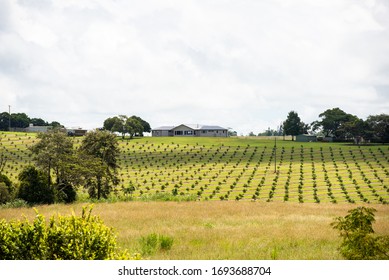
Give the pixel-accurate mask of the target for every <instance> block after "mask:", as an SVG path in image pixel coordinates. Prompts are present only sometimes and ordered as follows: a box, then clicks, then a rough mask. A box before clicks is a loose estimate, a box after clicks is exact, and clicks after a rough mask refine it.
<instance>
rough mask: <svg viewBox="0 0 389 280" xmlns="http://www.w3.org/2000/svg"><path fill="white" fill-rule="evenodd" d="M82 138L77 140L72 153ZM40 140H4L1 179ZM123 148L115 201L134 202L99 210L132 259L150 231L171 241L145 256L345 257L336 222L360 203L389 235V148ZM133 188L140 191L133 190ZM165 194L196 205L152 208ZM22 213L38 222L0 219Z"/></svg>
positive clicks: (210, 141) (157, 144) (140, 144)
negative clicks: (373, 211) (168, 246)
mask: <svg viewBox="0 0 389 280" xmlns="http://www.w3.org/2000/svg"><path fill="white" fill-rule="evenodd" d="M81 140H82V138H74V141H75V146H77V145H79V143H80V141H81ZM35 141H37V140H36V135H35V134H25V133H0V152H3V153H4V154H5V156H6V157H7V163H6V166H5V168H4V173H5V174H6V175H7V176H8V177H9V178H10V179H11V180H12V181H14V182H17V175H18V173H19V172H20V171H21V170H22V168H23V167H24V166H26V165H28V164H31V163H33V162H32V158H33V156H32V155H31V153H30V151H29V150H28V146H30V145H32V144H34V143H35ZM119 143H120V150H121V154H120V159H119V164H120V170H119V176H120V185H119V186H118V188H117V192H116V193H115V194H114V195H113V197H120V199H118V200H125V199H127V200H135V201H127V202H125V201H122V202H116V203H97V204H96V205H95V206H94V210H93V213H94V214H96V215H99V216H100V217H101V218H102V219H103V220H104V222H105V223H106V224H107V225H108V226H111V227H113V228H115V230H116V232H117V236H118V243H119V245H120V246H121V247H122V248H126V249H128V250H129V251H130V252H140V250H141V246H140V243H139V240H140V239H141V238H142V237H145V236H147V235H149V234H152V233H156V234H162V235H166V236H170V237H172V238H173V240H174V242H173V246H172V248H171V250H165V251H157V252H156V253H155V254H152V255H149V256H146V258H150V259H187V260H190V259H340V258H341V256H340V255H339V253H338V251H337V248H338V246H339V244H340V242H341V240H340V238H339V236H338V232H337V231H335V230H334V229H332V228H331V226H330V223H331V222H332V221H333V219H334V218H335V217H337V216H344V215H346V214H347V211H348V210H349V209H352V208H355V207H356V206H357V205H365V206H371V207H374V208H375V209H377V213H376V223H375V224H374V229H375V231H376V233H377V234H384V235H388V234H389V206H388V205H386V204H387V203H388V202H389V190H388V187H389V176H388V175H389V158H388V156H389V146H387V145H377V146H361V147H358V146H354V145H348V144H339V143H296V142H292V141H282V140H281V139H278V141H277V149H276V150H274V140H273V139H257V138H149V137H145V138H141V139H133V140H127V139H125V140H119ZM274 159H276V160H274ZM275 171H276V172H275ZM130 186H133V187H134V188H135V190H134V192H133V193H129V192H128V191H127V192H126V190H128V189H129V187H130ZM79 193H80V198H81V199H80V201H83V199H82V198H83V196H84V194H83V193H82V191H81V190H79ZM163 194H169V196H167V197H168V198H172V197H176V198H178V200H180V199H179V198H181V200H185V198H190V199H188V200H191V199H194V200H197V201H181V202H174V201H153V197H154V198H155V197H157V198H160V199H161V200H163V199H164V196H163ZM147 198H151V199H147ZM113 200H114V199H112V200H111V201H113ZM142 200H145V201H142ZM84 205H85V203H80V202H77V203H74V204H71V205H63V204H54V205H48V206H38V207H36V208H37V209H38V211H39V212H40V213H41V214H43V215H45V216H46V217H47V218H48V217H50V216H51V215H54V214H57V213H60V214H61V215H69V214H71V213H72V212H73V211H74V212H75V213H76V214H80V213H81V208H82V206H84ZM22 215H25V216H26V217H27V218H30V219H32V218H33V217H34V216H35V212H34V210H33V209H32V208H15V209H5V208H3V209H0V219H3V218H5V219H7V220H10V219H23V217H22Z"/></svg>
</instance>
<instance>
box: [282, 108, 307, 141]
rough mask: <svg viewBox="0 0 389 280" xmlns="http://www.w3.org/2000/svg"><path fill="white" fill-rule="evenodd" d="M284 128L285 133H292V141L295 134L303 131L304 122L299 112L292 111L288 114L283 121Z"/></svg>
mask: <svg viewBox="0 0 389 280" xmlns="http://www.w3.org/2000/svg"><path fill="white" fill-rule="evenodd" d="M283 129H284V134H285V135H292V141H294V136H296V135H299V134H301V133H302V132H303V129H304V123H303V122H301V119H300V117H299V116H298V114H297V112H295V111H290V112H289V113H288V116H287V118H286V120H285V121H284V123H283Z"/></svg>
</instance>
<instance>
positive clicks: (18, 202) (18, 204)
mask: <svg viewBox="0 0 389 280" xmlns="http://www.w3.org/2000/svg"><path fill="white" fill-rule="evenodd" d="M28 206H29V205H28V203H27V202H26V201H24V200H23V199H14V200H11V201H9V202H7V203H5V204H3V205H1V206H0V208H27V207H28Z"/></svg>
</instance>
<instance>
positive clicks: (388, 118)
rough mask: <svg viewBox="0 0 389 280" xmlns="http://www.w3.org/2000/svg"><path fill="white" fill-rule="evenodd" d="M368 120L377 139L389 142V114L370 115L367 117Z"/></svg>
mask: <svg viewBox="0 0 389 280" xmlns="http://www.w3.org/2000/svg"><path fill="white" fill-rule="evenodd" d="M366 122H367V123H368V125H369V127H370V128H371V133H372V134H373V138H375V140H376V141H380V142H382V143H387V142H389V115H387V114H380V115H374V116H369V117H368V118H367V119H366Z"/></svg>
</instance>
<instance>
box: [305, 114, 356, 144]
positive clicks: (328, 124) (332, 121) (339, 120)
mask: <svg viewBox="0 0 389 280" xmlns="http://www.w3.org/2000/svg"><path fill="white" fill-rule="evenodd" d="M319 118H321V120H319V121H316V122H313V123H312V128H313V130H318V129H321V130H322V132H323V133H324V135H325V136H326V137H328V136H335V137H341V136H342V131H341V130H339V128H340V126H341V125H342V124H344V123H346V122H350V121H355V120H356V119H358V118H357V117H356V116H354V115H351V114H347V113H346V112H344V111H343V110H341V109H339V108H333V109H328V110H326V111H324V112H323V113H321V114H320V115H319Z"/></svg>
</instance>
